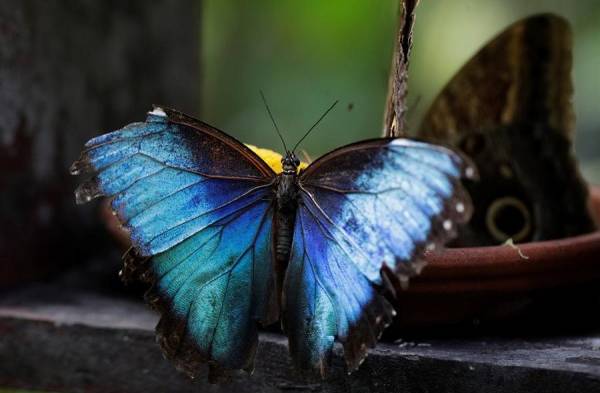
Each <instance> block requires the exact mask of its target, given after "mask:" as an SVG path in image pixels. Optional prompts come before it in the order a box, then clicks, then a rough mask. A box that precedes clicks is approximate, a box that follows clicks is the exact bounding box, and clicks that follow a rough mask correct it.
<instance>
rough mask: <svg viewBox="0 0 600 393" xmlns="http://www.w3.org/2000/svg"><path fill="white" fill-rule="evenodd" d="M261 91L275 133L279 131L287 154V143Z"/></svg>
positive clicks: (278, 133)
mask: <svg viewBox="0 0 600 393" xmlns="http://www.w3.org/2000/svg"><path fill="white" fill-rule="evenodd" d="M259 91H260V96H261V97H262V100H263V103H264V104H265V107H266V108H267V112H268V113H269V117H270V118H271V121H272V122H273V125H274V126H275V131H277V135H279V139H281V143H283V149H284V150H285V151H286V152H287V151H288V149H287V146H286V145H285V141H284V140H283V136H281V132H280V131H279V127H277V123H276V122H275V118H274V117H273V114H272V113H271V108H269V104H267V99H266V98H265V95H264V93H263V91H262V90H259Z"/></svg>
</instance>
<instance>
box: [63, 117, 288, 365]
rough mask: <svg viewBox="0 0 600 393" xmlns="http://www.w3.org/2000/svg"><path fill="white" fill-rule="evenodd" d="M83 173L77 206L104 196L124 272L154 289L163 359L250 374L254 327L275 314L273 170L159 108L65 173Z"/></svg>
mask: <svg viewBox="0 0 600 393" xmlns="http://www.w3.org/2000/svg"><path fill="white" fill-rule="evenodd" d="M84 172H85V173H93V174H94V176H93V177H92V178H91V179H90V180H88V181H86V182H85V183H83V184H82V185H81V186H80V187H79V188H78V189H77V191H76V199H77V201H78V202H80V203H81V202H86V201H89V200H91V199H92V198H95V197H98V196H108V197H110V198H111V205H112V209H113V210H114V212H115V214H116V215H117V216H118V218H119V219H120V220H121V222H122V224H123V225H124V226H125V228H126V229H127V230H129V232H130V236H131V242H132V245H133V248H132V250H131V251H130V252H129V253H128V254H127V255H126V258H125V267H124V269H123V273H124V275H125V278H126V279H127V278H140V279H143V280H147V281H149V282H151V283H152V288H151V290H150V291H149V293H148V297H149V299H150V301H151V303H152V304H153V305H154V306H155V307H156V308H157V309H158V310H159V311H160V312H161V313H162V318H161V321H160V323H159V325H158V326H157V334H158V336H159V341H160V343H161V345H162V348H163V350H164V351H165V353H166V355H167V356H168V357H169V358H171V359H172V360H174V361H175V363H176V365H177V366H178V367H180V368H183V369H185V371H187V372H188V373H190V374H192V375H193V374H196V373H198V371H199V369H198V362H209V363H210V364H214V365H216V366H219V367H222V368H225V369H241V368H244V369H250V368H252V360H253V357H254V352H255V348H256V343H257V323H258V322H259V321H261V322H263V323H270V322H272V321H274V320H276V319H277V317H278V316H277V304H276V299H277V296H274V293H273V273H272V268H273V266H272V265H273V262H272V254H273V252H272V244H271V243H272V241H271V239H272V233H271V231H272V221H273V200H272V197H271V195H272V183H273V180H274V178H275V177H274V176H275V174H274V173H273V172H272V170H271V169H270V168H269V167H268V166H267V165H266V163H264V162H263V161H262V160H261V159H260V158H259V157H258V156H256V155H255V154H254V153H253V152H252V151H250V150H249V149H247V148H246V147H245V146H244V145H243V144H241V143H239V142H237V141H236V140H235V139H233V138H231V137H229V136H227V135H226V134H224V133H222V132H220V131H218V130H216V129H214V128H212V127H210V126H208V125H206V124H204V123H201V122H198V121H196V120H194V119H192V118H189V117H187V116H185V115H182V114H180V113H178V112H175V111H171V110H167V109H164V110H163V109H160V108H156V109H155V110H154V111H153V112H150V114H149V115H148V118H147V120H146V122H144V123H135V124H131V125H129V126H127V127H125V128H123V129H121V130H118V131H115V132H112V133H109V134H106V135H102V136H99V137H97V138H94V139H92V140H90V141H89V142H88V143H87V144H86V149H85V150H84V152H83V153H82V155H81V158H80V159H79V160H78V161H77V162H75V163H74V164H73V167H72V173H74V174H79V173H84Z"/></svg>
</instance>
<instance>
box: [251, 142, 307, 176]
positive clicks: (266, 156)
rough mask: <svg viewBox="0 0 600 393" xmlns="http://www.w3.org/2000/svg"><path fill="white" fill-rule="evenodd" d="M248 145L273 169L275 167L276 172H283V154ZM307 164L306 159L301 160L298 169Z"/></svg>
mask: <svg viewBox="0 0 600 393" xmlns="http://www.w3.org/2000/svg"><path fill="white" fill-rule="evenodd" d="M246 146H248V147H249V148H250V150H252V151H253V152H255V153H256V155H258V156H259V157H260V158H262V160H263V161H264V162H266V163H267V165H269V166H270V167H271V169H273V171H275V173H281V172H283V167H282V166H281V158H282V156H281V154H279V153H277V152H274V151H273V150H269V149H263V148H261V147H257V146H254V145H249V144H246ZM307 166H308V163H306V162H304V161H300V166H299V167H298V170H300V169H304V168H306V167H307Z"/></svg>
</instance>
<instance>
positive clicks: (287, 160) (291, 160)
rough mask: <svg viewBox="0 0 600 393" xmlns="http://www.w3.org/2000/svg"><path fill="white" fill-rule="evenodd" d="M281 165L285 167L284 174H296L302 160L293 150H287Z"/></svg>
mask: <svg viewBox="0 0 600 393" xmlns="http://www.w3.org/2000/svg"><path fill="white" fill-rule="evenodd" d="M281 166H282V167H283V173H284V174H286V175H291V174H296V173H297V172H298V167H299V166H300V160H299V159H298V157H296V154H295V153H294V152H293V151H287V152H286V153H285V156H284V157H282V158H281Z"/></svg>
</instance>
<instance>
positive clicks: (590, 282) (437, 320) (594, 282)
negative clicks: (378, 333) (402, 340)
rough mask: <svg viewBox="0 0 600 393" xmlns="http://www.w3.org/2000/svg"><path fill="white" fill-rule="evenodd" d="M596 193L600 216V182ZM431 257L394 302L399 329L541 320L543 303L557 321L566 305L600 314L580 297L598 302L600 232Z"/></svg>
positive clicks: (593, 193) (592, 192) (595, 204)
mask: <svg viewBox="0 0 600 393" xmlns="http://www.w3.org/2000/svg"><path fill="white" fill-rule="evenodd" d="M590 197H591V202H592V206H593V209H594V212H595V214H596V216H597V217H600V187H590ZM426 260H427V262H428V265H427V266H426V267H425V269H423V272H422V273H421V275H420V276H418V277H415V278H413V279H412V280H411V282H410V286H409V289H408V290H407V291H405V292H403V293H400V296H399V300H398V302H397V304H396V306H397V308H398V310H399V315H398V319H397V320H398V321H397V324H398V325H397V326H401V327H402V328H403V329H407V328H408V329H410V328H415V327H419V328H424V327H434V326H438V325H440V324H444V325H445V324H460V323H464V322H467V323H469V322H475V323H476V324H477V323H478V322H481V321H486V322H490V321H499V320H508V319H512V318H520V317H522V316H523V315H527V314H530V316H531V317H533V315H535V316H536V317H539V315H540V313H539V309H540V308H543V309H544V310H546V311H548V312H549V313H553V314H554V318H555V319H559V318H562V317H564V315H563V314H561V313H562V312H563V311H565V310H560V312H559V308H560V307H562V306H564V308H569V309H570V311H575V309H577V308H582V312H583V313H587V314H590V315H591V314H592V313H593V314H598V309H596V310H586V309H585V306H584V304H583V303H582V299H578V296H576V295H577V294H579V295H581V296H582V297H585V298H586V299H585V300H591V301H593V302H595V303H594V304H597V303H598V299H599V297H598V296H597V293H598V292H596V291H595V288H596V287H599V288H600V285H598V284H600V231H596V232H594V233H590V234H586V235H582V236H575V237H571V238H565V239H560V240H553V241H542V242H532V243H525V244H520V245H518V249H517V248H514V247H511V246H509V245H502V246H494V247H472V248H454V249H451V248H449V249H445V250H443V251H441V252H439V253H432V254H429V255H428V256H427V258H426ZM590 289H591V292H590ZM590 297H593V299H590ZM557 298H558V299H559V300H557ZM546 302H555V303H554V304H544V303H546ZM558 303H561V305H560V307H559V305H558ZM570 303H572V304H570ZM535 308H537V310H534V309H535ZM546 316H548V315H546ZM530 319H531V318H530ZM557 322H560V321H557ZM562 322H565V323H569V321H562Z"/></svg>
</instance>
